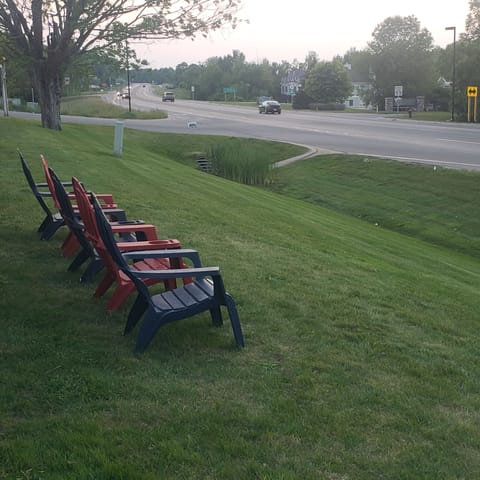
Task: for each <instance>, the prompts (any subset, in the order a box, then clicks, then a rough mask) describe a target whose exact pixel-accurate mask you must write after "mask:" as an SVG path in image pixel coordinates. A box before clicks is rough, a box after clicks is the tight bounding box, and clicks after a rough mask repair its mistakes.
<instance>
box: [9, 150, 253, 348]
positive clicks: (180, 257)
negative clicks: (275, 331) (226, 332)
mask: <svg viewBox="0 0 480 480" xmlns="http://www.w3.org/2000/svg"><path fill="white" fill-rule="evenodd" d="M18 153H19V156H20V161H21V164H22V169H23V172H24V174H25V177H26V179H27V182H28V184H29V186H30V189H31V190H32V192H33V194H34V196H35V198H36V199H37V201H38V203H39V204H40V206H41V208H42V210H43V212H44V214H45V218H44V220H43V221H42V222H41V224H40V226H39V227H38V233H39V235H40V238H41V239H42V240H49V239H51V238H52V237H53V236H54V235H55V233H56V232H57V231H58V230H59V229H60V228H62V227H65V228H67V229H68V234H67V236H66V238H65V240H64V241H63V243H62V246H61V250H62V254H63V255H64V256H65V257H72V260H71V262H70V264H69V266H68V270H69V271H72V272H73V271H77V270H79V269H80V268H81V267H82V266H84V265H85V264H86V267H85V268H84V269H83V272H82V274H81V276H80V281H81V282H91V281H93V280H94V279H95V278H97V277H98V276H99V274H101V273H103V276H102V278H101V280H100V282H99V283H98V285H97V287H96V289H95V292H94V297H102V296H103V295H105V294H106V293H107V292H108V291H110V290H111V289H112V288H111V287H113V292H112V294H111V296H110V298H109V300H108V302H107V304H106V309H107V311H109V312H111V311H114V310H117V309H119V308H121V307H122V306H123V305H124V303H125V302H126V301H127V299H128V298H129V297H130V295H132V294H134V293H136V299H135V301H134V303H133V305H132V307H131V309H130V311H129V313H128V317H127V322H126V325H125V329H124V334H128V333H129V332H131V331H132V330H133V329H134V328H135V326H136V325H137V324H140V326H139V328H138V334H137V341H136V346H135V352H143V351H144V350H145V349H146V348H147V346H148V345H149V344H150V342H151V341H152V339H153V337H154V336H155V334H156V333H157V331H158V330H159V328H160V327H161V326H162V325H165V324H167V323H171V322H174V321H177V320H181V319H184V318H188V317H192V316H194V315H197V314H199V313H201V312H205V311H209V312H210V315H211V319H212V322H213V324H214V325H216V326H219V325H222V324H223V317H222V310H221V307H226V309H227V311H228V314H229V318H230V323H231V326H232V330H233V335H234V338H235V342H236V345H237V346H238V347H243V346H244V339H243V333H242V328H241V325H240V319H239V316H238V311H237V308H236V305H235V301H234V300H233V298H232V297H231V295H230V294H229V293H228V292H227V291H226V290H225V286H224V283H223V280H222V276H221V273H220V269H219V267H205V266H203V265H202V263H201V261H200V256H199V254H198V252H197V251H196V250H192V249H185V248H181V245H180V242H179V241H178V240H176V239H159V238H158V235H157V231H156V228H155V226H154V225H151V224H146V223H145V222H143V221H139V220H133V221H132V220H129V219H127V215H126V212H125V211H124V210H123V209H121V208H119V206H118V205H117V204H116V203H115V201H114V198H113V196H112V195H111V194H95V193H94V192H91V191H88V190H86V189H85V187H84V185H83V184H82V183H81V182H80V181H79V180H78V178H77V177H72V180H71V182H63V181H61V180H60V179H59V177H58V176H57V174H56V173H55V171H54V170H53V169H52V168H51V167H50V166H49V165H48V162H47V161H46V159H45V157H43V156H41V157H40V159H41V163H42V167H43V171H44V173H45V179H46V182H43V183H36V182H35V180H34V178H33V176H32V173H31V170H30V168H29V166H28V164H27V162H26V161H25V158H24V156H23V155H22V153H21V152H20V151H19V152H18ZM47 197H49V198H50V199H51V202H48V203H47V201H46V198H47ZM49 203H53V207H52V208H50V207H49ZM52 209H54V210H53V211H52ZM157 284H163V287H164V288H163V289H162V290H161V291H160V292H158V291H157V290H158V289H156V290H154V289H152V288H151V287H152V286H153V285H157Z"/></svg>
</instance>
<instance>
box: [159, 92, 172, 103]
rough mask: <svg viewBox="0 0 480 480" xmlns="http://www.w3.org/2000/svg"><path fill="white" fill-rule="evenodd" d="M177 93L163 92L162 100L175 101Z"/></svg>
mask: <svg viewBox="0 0 480 480" xmlns="http://www.w3.org/2000/svg"><path fill="white" fill-rule="evenodd" d="M174 101H175V94H174V93H173V92H163V95H162V102H174Z"/></svg>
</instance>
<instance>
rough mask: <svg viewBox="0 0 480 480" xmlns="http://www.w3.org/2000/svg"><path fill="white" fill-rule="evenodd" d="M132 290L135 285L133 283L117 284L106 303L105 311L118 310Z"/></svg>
mask: <svg viewBox="0 0 480 480" xmlns="http://www.w3.org/2000/svg"><path fill="white" fill-rule="evenodd" d="M134 291H135V285H134V284H133V283H127V284H124V285H118V286H117V288H116V289H115V291H114V292H113V293H112V296H111V297H110V300H109V301H108V303H107V306H106V309H107V312H113V311H114V310H118V309H119V308H120V307H121V306H122V305H123V304H124V303H125V302H126V301H127V298H128V297H129V296H130V294H131V293H133V292H134Z"/></svg>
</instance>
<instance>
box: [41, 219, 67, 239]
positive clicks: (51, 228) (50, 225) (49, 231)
mask: <svg viewBox="0 0 480 480" xmlns="http://www.w3.org/2000/svg"><path fill="white" fill-rule="evenodd" d="M47 219H48V217H47V218H46V219H45V220H47ZM42 225H43V223H42ZM64 225H65V224H64V223H63V222H55V221H50V222H47V224H46V225H45V228H44V229H43V230H41V232H40V240H50V239H51V238H52V237H53V235H54V234H55V233H56V232H57V230H59V229H60V227H63V226H64Z"/></svg>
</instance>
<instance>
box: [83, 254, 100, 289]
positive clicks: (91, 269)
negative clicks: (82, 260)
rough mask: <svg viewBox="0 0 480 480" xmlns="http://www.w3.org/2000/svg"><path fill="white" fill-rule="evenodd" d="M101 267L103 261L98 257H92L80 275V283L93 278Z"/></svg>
mask: <svg viewBox="0 0 480 480" xmlns="http://www.w3.org/2000/svg"><path fill="white" fill-rule="evenodd" d="M102 268H103V262H102V260H101V259H100V258H94V259H92V261H91V262H90V264H89V265H88V267H87V268H86V269H85V271H84V272H83V273H82V276H81V277H80V283H87V282H90V281H91V280H93V277H95V275H97V273H98V272H100V271H101V270H102Z"/></svg>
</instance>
